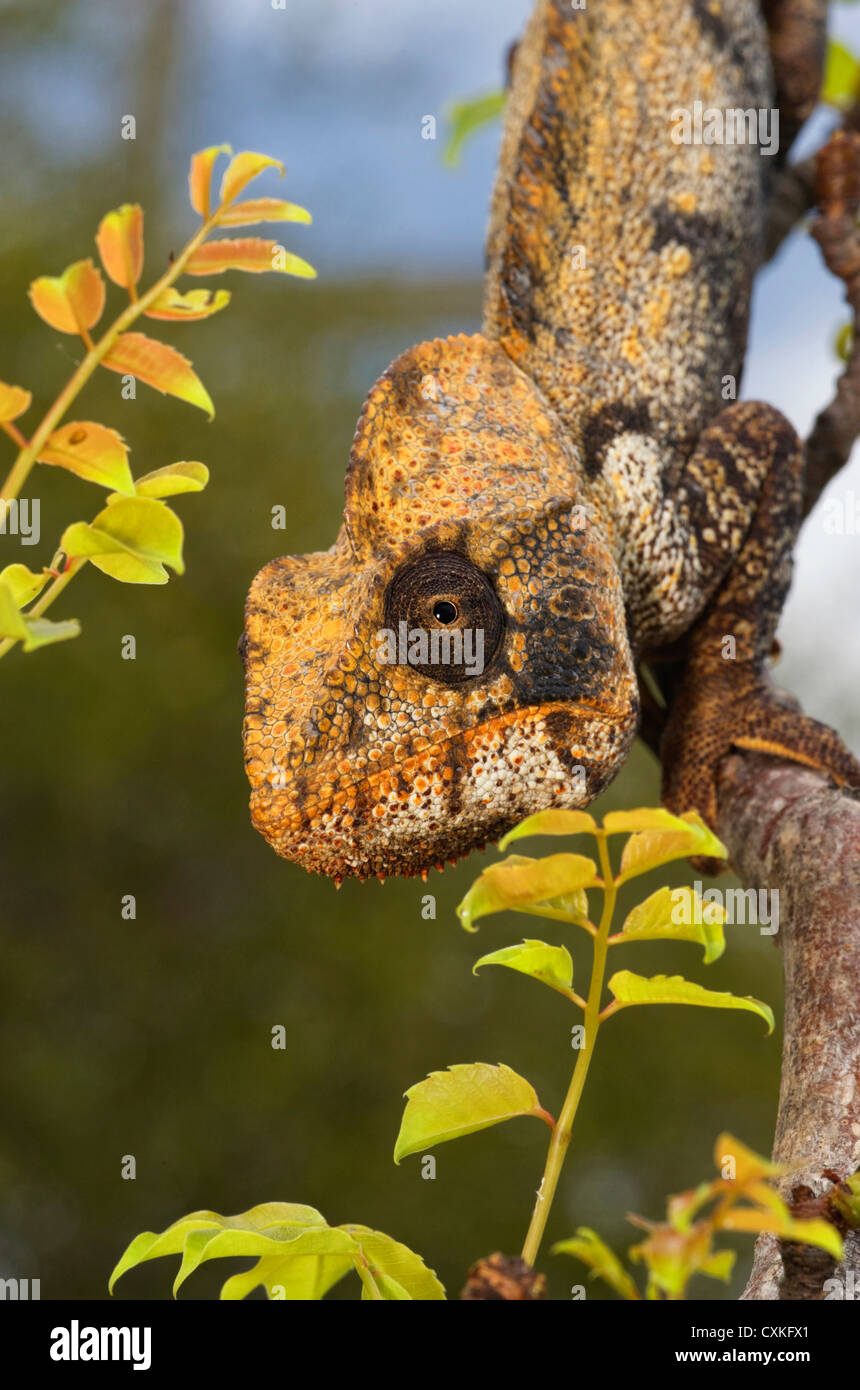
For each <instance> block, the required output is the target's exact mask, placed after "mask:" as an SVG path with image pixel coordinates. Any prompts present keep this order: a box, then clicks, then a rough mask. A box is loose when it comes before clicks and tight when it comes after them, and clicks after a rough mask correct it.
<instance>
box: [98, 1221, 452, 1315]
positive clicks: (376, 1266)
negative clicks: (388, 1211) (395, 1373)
mask: <svg viewBox="0 0 860 1390" xmlns="http://www.w3.org/2000/svg"><path fill="white" fill-rule="evenodd" d="M180 1252H181V1253H182V1264H181V1266H180V1269H179V1273H178V1275H177V1277H176V1280H175V1282H174V1286H173V1292H174V1296H175V1294H176V1292H177V1291H178V1289H179V1288H180V1287H181V1285H182V1284H183V1283H184V1282H185V1280H186V1279H187V1278H188V1276H189V1274H191V1273H193V1271H194V1270H195V1269H197V1268H198V1266H199V1265H201V1264H203V1263H204V1262H205V1261H207V1260H213V1259H218V1258H220V1257H222V1256H223V1257H230V1256H237V1255H245V1256H247V1255H258V1256H259V1259H258V1260H257V1263H256V1264H255V1265H254V1267H253V1268H252V1269H249V1270H245V1271H243V1272H242V1273H240V1274H234V1275H232V1276H231V1277H230V1278H229V1279H227V1280H226V1282H225V1283H224V1285H223V1287H222V1289H221V1298H222V1299H225V1300H230V1301H235V1300H237V1299H241V1298H245V1297H246V1296H247V1295H248V1294H249V1293H251V1291H252V1290H253V1289H255V1288H257V1287H259V1286H261V1285H262V1286H263V1287H264V1288H265V1289H266V1292H267V1294H268V1296H269V1297H270V1298H274V1299H276V1300H278V1299H290V1300H293V1299H303V1300H308V1299H320V1298H323V1297H324V1295H325V1294H326V1293H327V1292H328V1290H329V1289H330V1288H332V1287H333V1285H334V1284H336V1283H337V1281H338V1280H339V1279H341V1278H343V1276H344V1275H345V1274H347V1273H348V1272H349V1270H350V1269H352V1268H355V1269H356V1270H357V1271H358V1273H359V1275H360V1277H361V1278H362V1281H363V1282H365V1283H367V1282H368V1281H370V1282H374V1281H375V1282H374V1288H375V1290H376V1291H375V1292H374V1293H373V1295H372V1296H373V1297H374V1298H376V1297H378V1298H381V1299H391V1298H397V1299H443V1298H444V1297H445V1291H444V1289H443V1287H442V1285H441V1284H440V1283H439V1280H438V1279H437V1278H436V1275H435V1274H434V1273H433V1271H432V1270H431V1269H428V1268H427V1266H426V1265H425V1264H424V1262H423V1261H422V1259H421V1257H420V1256H419V1255H416V1254H415V1253H414V1251H412V1250H410V1249H409V1248H408V1247H407V1246H405V1245H401V1244H400V1243H399V1242H398V1241H395V1240H392V1238H391V1237H390V1236H387V1235H385V1234H384V1233H383V1232H382V1231H374V1230H371V1229H370V1228H369V1227H368V1226H335V1227H331V1226H329V1225H328V1224H327V1223H326V1221H325V1218H324V1217H323V1216H321V1215H320V1213H319V1212H318V1211H317V1210H316V1209H315V1208H314V1207H307V1206H301V1205H297V1204H294V1203H291V1202H264V1203H263V1204H262V1205H260V1206H257V1207H252V1208H251V1210H250V1211H246V1212H241V1213H240V1214H239V1215H238V1216H219V1214H218V1213H217V1212H214V1211H196V1212H192V1213H191V1214H190V1216H184V1217H182V1218H181V1220H179V1221H176V1222H174V1224H173V1225H172V1226H168V1228H167V1230H166V1231H163V1232H162V1233H161V1234H160V1235H156V1234H155V1233H154V1232H152V1231H145V1232H143V1234H142V1235H139V1236H137V1237H136V1238H135V1239H134V1240H133V1241H132V1242H131V1244H130V1245H129V1247H128V1249H127V1250H126V1251H125V1253H124V1254H123V1256H122V1257H121V1259H120V1260H119V1263H118V1264H117V1266H116V1269H115V1270H114V1271H113V1274H112V1275H111V1279H110V1290H111V1292H113V1288H114V1285H115V1283H116V1281H117V1279H119V1277H120V1275H122V1274H124V1273H125V1272H126V1270H128V1269H131V1268H133V1267H134V1266H135V1265H138V1264H141V1263H142V1262H143V1261H144V1260H153V1259H157V1258H158V1257H159V1256H161V1255H176V1254H179V1253H180Z"/></svg>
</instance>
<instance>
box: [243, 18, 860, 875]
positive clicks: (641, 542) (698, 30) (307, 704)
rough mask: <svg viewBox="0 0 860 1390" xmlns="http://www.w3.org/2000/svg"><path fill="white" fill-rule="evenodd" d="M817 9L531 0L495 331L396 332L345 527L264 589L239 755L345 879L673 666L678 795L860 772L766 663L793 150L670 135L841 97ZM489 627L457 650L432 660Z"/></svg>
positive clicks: (433, 836) (537, 795) (789, 497)
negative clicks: (764, 334)
mask: <svg viewBox="0 0 860 1390" xmlns="http://www.w3.org/2000/svg"><path fill="white" fill-rule="evenodd" d="M825 9H826V6H825V4H824V3H821V0H770V3H767V4H765V5H763V6H762V5H760V4H759V3H758V2H757V0H660V3H659V4H654V3H653V0H588V3H587V5H583V6H575V5H572V4H571V3H570V0H538V3H537V4H536V5H535V6H534V9H533V11H532V13H531V17H530V20H529V22H528V25H527V28H526V31H525V33H524V36H523V37H522V39H521V40H520V42H519V44H518V45H517V47H516V50H515V52H514V54H513V56H512V60H511V83H510V91H509V95H508V99H507V113H506V119H505V127H504V132H503V137H502V146H501V155H500V161H499V172H498V178H497V182H496V185H495V190H494V192H493V196H492V203H491V214H490V225H489V232H488V238H487V271H486V279H485V295H484V308H483V322H482V329H481V332H479V333H475V334H471V335H466V334H459V335H456V336H451V337H448V338H444V339H435V340H433V341H431V342H422V343H419V344H417V345H416V346H413V347H410V348H408V349H407V350H406V351H404V352H403V353H402V354H401V355H400V356H398V357H397V359H396V360H395V361H394V362H393V364H392V365H391V366H390V367H389V368H388V370H387V371H386V372H385V373H384V374H383V375H382V376H381V377H380V379H379V380H378V381H377V382H376V383H375V384H374V385H373V387H372V388H371V390H370V392H369V395H368V396H367V399H366V401H365V403H364V406H363V408H362V411H361V414H360V417H359V420H358V426H357V429H356V432H355V437H354V441H353V444H352V448H351V452H350V456H349V462H348V468H347V474H346V484H345V508H344V517H343V524H342V526H341V529H340V532H339V534H338V537H337V539H336V541H335V543H334V545H333V546H332V547H331V549H329V550H327V551H324V552H320V553H315V554H308V555H299V556H286V557H282V558H279V559H276V560H274V561H272V562H271V563H269V564H267V565H266V566H265V568H264V569H262V570H261V572H260V573H259V574H258V575H257V577H256V579H255V580H254V582H253V585H252V587H251V589H250V593H249V595H248V600H247V605H246V617H245V630H244V635H243V639H242V643H241V647H242V651H243V656H244V662H245V670H246V678H245V679H246V707H245V722H244V750H245V764H246V771H247V775H248V778H249V781H250V786H251V815H252V821H253V823H254V825H255V826H256V828H257V829H258V830H259V831H261V832H262V834H263V835H264V836H265V838H266V840H267V841H268V842H269V843H270V844H271V846H272V847H273V848H274V849H275V850H276V851H277V853H278V854H280V855H282V856H284V857H285V858H287V859H290V860H293V861H296V862H298V863H299V864H301V865H303V866H304V867H306V868H307V869H309V870H313V871H317V872H321V873H323V874H326V875H329V876H330V877H332V878H334V879H335V880H336V881H337V882H340V881H341V880H342V879H343V878H345V877H346V876H348V875H357V876H359V877H367V876H370V875H376V876H378V877H385V876H386V875H391V874H405V875H410V874H416V873H421V874H424V875H425V876H426V872H427V870H428V868H429V867H431V866H433V865H437V866H439V867H441V865H442V863H443V861H445V860H454V859H456V858H458V857H459V856H461V855H464V854H466V853H468V852H469V851H471V850H473V849H475V848H478V847H481V846H484V845H485V844H486V843H487V842H492V841H495V840H497V839H498V838H499V837H500V836H501V835H502V834H503V833H504V832H506V831H507V830H509V829H510V828H511V827H512V826H513V825H515V824H516V823H518V822H519V821H520V820H522V819H523V817H525V816H527V815H531V814H533V813H535V812H537V811H539V810H543V809H547V808H570V809H573V808H578V807H582V806H585V805H587V804H589V803H590V802H591V801H592V800H593V799H594V798H595V797H596V796H597V795H598V794H599V793H600V792H601V791H602V790H603V789H604V788H605V787H606V786H608V784H609V783H610V782H611V780H612V779H613V778H614V777H615V775H616V774H617V773H618V771H619V769H620V768H621V766H622V765H623V763H624V761H625V758H626V757H627V754H628V752H629V750H630V747H631V744H632V742H633V739H634V737H635V736H636V733H637V729H638V728H639V725H640V720H641V717H642V710H643V698H644V696H643V691H644V689H645V687H644V686H643V681H644V677H643V674H642V672H643V670H644V669H645V668H646V667H647V668H648V669H651V670H652V671H658V670H660V669H661V662H662V663H663V664H664V666H665V670H666V672H667V673H670V674H671V677H672V679H671V680H668V679H667V683H666V689H667V690H669V697H668V710H667V712H666V716H665V728H664V731H663V735H662V744H661V747H660V754H661V760H662V765H663V787H662V797H663V801H664V804H665V805H666V806H667V807H668V808H669V809H670V810H672V811H675V812H678V813H681V812H686V811H689V810H696V811H697V812H698V813H699V814H700V815H701V816H702V817H703V818H704V820H705V821H706V822H707V823H708V824H709V825H711V826H712V827H713V826H714V825H715V824H716V816H717V789H718V778H719V770H720V764H721V762H722V760H723V759H724V758H725V756H726V755H727V754H728V753H729V752H730V751H731V749H733V748H740V749H757V750H760V751H762V752H765V753H770V754H773V755H778V756H780V757H783V758H788V759H792V760H795V761H797V762H800V763H804V764H806V765H808V766H810V767H814V768H818V769H821V770H823V771H824V772H826V773H828V774H829V775H830V776H831V777H832V778H833V779H834V780H835V781H836V782H837V783H839V784H840V785H852V786H853V785H860V766H858V763H857V762H856V761H855V759H854V758H853V757H852V755H851V753H850V752H849V751H848V749H847V748H846V747H845V745H844V744H843V743H842V741H841V740H840V738H839V736H838V735H837V734H836V733H835V732H834V731H833V730H832V729H830V728H828V727H827V726H825V725H823V724H820V723H818V722H816V721H815V720H813V719H812V718H809V717H808V716H806V715H804V714H803V713H801V712H800V711H799V710H798V709H796V708H792V707H789V706H788V705H787V704H786V702H785V701H782V700H780V699H778V698H777V695H776V694H775V692H773V691H772V689H771V687H770V685H769V683H768V679H767V673H766V666H767V662H768V658H769V656H770V654H771V652H772V650H773V648H774V643H775V629H776V625H777V621H778V619H779V615H780V611H781V609H782V606H783V602H784V599H785V595H786V592H787V589H788V585H789V580H790V574H791V558H792V549H793V546H794V541H795V537H796V534H797V530H798V527H799V524H800V519H801V498H802V488H803V475H804V452H803V445H802V443H801V440H800V439H799V437H798V435H797V434H796V432H795V430H794V428H793V427H792V425H791V424H790V423H789V421H788V420H787V419H786V418H785V417H784V416H783V415H782V414H780V412H779V411H777V410H776V409H775V408H773V407H771V406H769V405H767V404H765V403H761V402H753V401H744V400H739V399H737V398H736V397H737V391H736V389H734V387H735V384H736V383H737V382H738V381H739V380H740V377H741V372H742V369H743V360H744V355H745V350H746V339H747V325H748V318H749V308H750V294H751V287H752V283H753V278H754V276H755V274H756V271H757V270H758V268H759V266H760V264H761V261H762V254H763V253H762V238H763V230H764V227H765V219H766V213H767V206H768V197H769V191H768V190H769V178H770V174H771V165H772V163H773V160H772V159H771V158H769V157H768V156H767V155H766V154H763V153H762V150H761V148H760V147H759V144H757V143H756V142H755V141H753V140H752V139H744V140H741V139H737V140H734V141H729V140H728V139H724V141H723V143H708V142H706V141H704V140H696V139H694V138H689V139H685V138H678V130H679V128H680V127H681V125H682V114H683V113H684V112H691V113H692V112H694V111H695V109H696V103H697V102H699V103H701V104H702V106H703V107H704V108H707V110H709V111H713V110H716V111H717V112H725V111H747V112H750V113H751V114H752V116H753V117H756V114H757V113H765V114H768V113H769V114H771V115H772V114H773V113H774V111H775V110H778V112H779V116H780V118H781V128H780V138H781V148H780V152H779V155H778V157H777V163H778V162H779V161H780V160H782V159H783V158H784V155H785V147H786V142H787V141H788V142H789V143H790V140H791V139H792V138H793V135H794V134H795V133H796V131H797V129H799V127H800V125H801V124H802V123H803V121H804V119H805V117H806V116H807V115H808V114H809V112H810V111H811V109H812V107H813V106H814V104H815V100H816V97H817V93H818V91H819V84H820V78H821V60H822V54H823V44H824V37H823V36H824V20H825ZM775 101H777V102H779V106H778V107H775V106H774V102H775ZM478 633H479V634H480V635H481V658H482V659H481V661H480V662H477V661H473V663H472V665H471V666H470V667H468V669H467V667H466V665H465V663H464V662H462V661H461V662H459V663H458V662H457V661H456V660H448V661H446V660H445V659H444V653H443V655H442V656H441V657H440V656H439V655H438V653H439V652H443V643H442V641H441V637H442V635H443V634H444V635H445V640H446V642H447V643H448V651H449V653H450V652H451V651H456V646H457V642H459V643H461V644H462V643H463V641H464V640H465V637H466V636H468V635H469V634H478ZM385 634H387V636H384V635H385ZM383 637H384V640H383ZM404 637H405V638H406V643H407V646H406V651H405V656H404V642H403V640H402V639H403V638H404ZM436 639H439V640H438V641H436ZM454 639H457V642H455V640H454ZM434 641H436V648H437V659H436V660H435V661H434V660H433V659H432V658H433V651H434V647H433V643H434ZM386 644H387V645H386ZM392 651H393V652H394V656H393V659H392ZM473 656H474V652H473ZM479 666H480V669H478V667H479Z"/></svg>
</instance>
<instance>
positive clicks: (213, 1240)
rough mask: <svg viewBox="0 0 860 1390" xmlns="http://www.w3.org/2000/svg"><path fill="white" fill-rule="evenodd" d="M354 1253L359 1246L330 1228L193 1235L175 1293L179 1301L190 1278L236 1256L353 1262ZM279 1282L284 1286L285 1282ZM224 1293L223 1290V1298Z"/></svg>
mask: <svg viewBox="0 0 860 1390" xmlns="http://www.w3.org/2000/svg"><path fill="white" fill-rule="evenodd" d="M354 1252H355V1243H354V1241H353V1240H352V1238H351V1237H350V1236H348V1235H347V1233H346V1232H345V1231H342V1230H339V1229H338V1228H333V1227H331V1226H326V1225H322V1226H314V1227H311V1228H309V1229H299V1228H297V1227H295V1226H292V1225H286V1226H280V1227H278V1228H276V1229H275V1230H272V1231H268V1232H263V1231H255V1230H240V1229H236V1228H230V1229H225V1230H220V1231H213V1230H203V1231H192V1232H191V1234H190V1235H188V1236H186V1239H185V1246H184V1249H183V1254H182V1264H181V1265H180V1268H179V1273H178V1274H177V1276H176V1279H175V1280H174V1283H173V1293H174V1297H175V1296H176V1294H177V1293H178V1292H179V1290H180V1288H181V1287H182V1285H183V1284H184V1283H185V1280H186V1279H187V1278H188V1276H189V1275H190V1274H193V1273H194V1271H195V1269H197V1268H199V1266H200V1265H201V1264H203V1263H204V1262H205V1261H207V1260H217V1259H221V1258H222V1257H227V1256H232V1255H260V1256H265V1257H269V1258H271V1257H272V1256H278V1257H279V1258H280V1259H281V1260H283V1261H288V1260H289V1261H293V1260H305V1259H307V1258H309V1257H310V1258H314V1259H318V1258H319V1257H320V1256H326V1257H329V1258H331V1257H333V1256H334V1257H337V1256H341V1257H344V1256H349V1257H350V1258H351V1259H352V1258H353V1256H354ZM266 1273H267V1274H271V1269H269V1268H267V1271H266ZM258 1282H260V1281H259V1280H258ZM275 1282H280V1283H283V1280H276V1281H275ZM223 1293H224V1291H223V1290H222V1297H223ZM231 1293H232V1296H233V1297H235V1296H236V1294H235V1285H234V1288H233V1290H232V1291H231Z"/></svg>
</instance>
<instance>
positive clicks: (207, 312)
mask: <svg viewBox="0 0 860 1390" xmlns="http://www.w3.org/2000/svg"><path fill="white" fill-rule="evenodd" d="M229 303H230V291H229V290H188V291H187V292H186V293H185V294H180V293H179V290H175V289H173V288H171V289H169V290H164V291H163V292H162V293H161V294H160V295H159V296H158V298H157V299H154V300H153V301H152V303H151V304H150V306H149V308H148V309H147V310H145V313H146V317H147V318H148V319H175V320H177V321H180V320H181V319H208V318H210V317H211V315H212V314H217V313H218V310H219V309H226V307H227V305H228V304H229Z"/></svg>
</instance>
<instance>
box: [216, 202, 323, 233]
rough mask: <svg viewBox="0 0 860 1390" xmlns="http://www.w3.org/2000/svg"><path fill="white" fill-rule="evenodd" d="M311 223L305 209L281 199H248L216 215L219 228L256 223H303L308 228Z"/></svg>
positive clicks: (248, 225)
mask: <svg viewBox="0 0 860 1390" xmlns="http://www.w3.org/2000/svg"><path fill="white" fill-rule="evenodd" d="M312 221H313V218H312V217H311V215H310V213H309V212H308V210H307V208H302V207H299V205H298V203H285V202H284V201H283V199H281V198H249V199H248V201H247V202H244V203H234V204H233V206H232V207H228V208H225V209H224V211H223V212H222V213H219V215H218V225H219V227H250V226H253V225H254V224H255V223H257V222H303V223H305V225H306V226H309V225H310V223H311V222H312Z"/></svg>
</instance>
